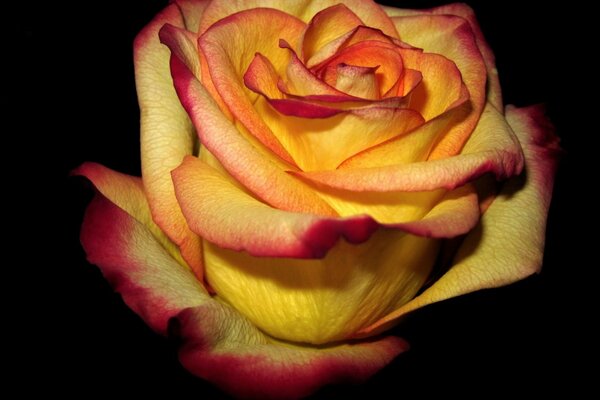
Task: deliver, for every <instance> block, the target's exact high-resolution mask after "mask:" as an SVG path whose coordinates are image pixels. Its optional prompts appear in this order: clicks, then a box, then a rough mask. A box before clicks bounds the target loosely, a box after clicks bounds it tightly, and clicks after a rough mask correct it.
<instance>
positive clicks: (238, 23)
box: [199, 8, 305, 165]
mask: <svg viewBox="0 0 600 400" xmlns="http://www.w3.org/2000/svg"><path fill="white" fill-rule="evenodd" d="M258 26H260V27H261V28H260V29H257V27H258ZM304 28H305V24H304V23H303V22H302V21H300V20H298V19H297V18H294V17H292V16H291V15H288V14H285V13H283V12H281V11H278V10H274V9H266V8H259V9H254V10H247V11H241V12H239V13H237V14H233V15H230V16H227V17H226V18H223V19H222V20H220V21H218V22H217V23H215V24H214V25H212V26H211V27H210V29H208V30H207V31H206V32H205V33H204V34H203V35H202V36H201V37H200V40H199V46H200V49H201V50H202V54H203V55H204V59H205V60H206V64H207V68H208V71H209V74H210V78H211V84H212V85H214V87H215V89H216V91H217V93H218V95H219V96H220V98H221V99H222V100H223V102H224V104H225V105H226V106H227V107H228V109H229V111H230V112H231V114H232V115H233V116H234V117H235V119H237V120H239V122H240V123H241V124H242V125H243V126H244V127H245V128H246V129H247V130H248V131H249V132H250V133H251V134H252V135H253V136H254V137H255V138H256V139H257V140H258V141H259V142H260V143H262V144H263V145H264V146H265V147H266V148H267V149H269V150H270V151H271V152H273V153H274V154H276V155H278V156H279V157H280V158H281V159H282V160H284V161H286V162H288V163H290V164H292V165H293V164H294V160H293V158H291V157H290V155H289V153H288V152H287V151H286V149H285V148H284V147H282V146H281V143H280V142H279V141H278V140H277V137H275V136H274V135H273V132H271V130H270V129H269V127H268V126H266V125H265V124H264V122H263V121H262V119H261V117H260V114H258V113H257V112H256V110H255V109H254V107H253V106H252V104H253V102H254V101H255V100H256V97H257V94H256V93H254V92H252V91H250V90H248V89H247V88H246V87H245V86H244V84H243V76H244V73H245V72H246V69H247V68H248V66H249V65H250V63H251V61H252V59H253V57H254V55H255V54H256V53H261V54H263V55H264V56H265V57H266V58H268V59H269V61H270V62H271V63H272V64H273V65H274V67H275V69H276V70H277V71H283V70H284V69H285V66H286V65H287V63H288V60H289V54H288V52H287V51H286V50H283V49H281V48H279V41H280V40H281V39H283V40H285V41H287V42H290V43H294V42H298V41H299V39H300V37H301V35H302V32H303V31H304Z"/></svg>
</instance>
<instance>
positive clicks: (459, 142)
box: [393, 15, 487, 159]
mask: <svg viewBox="0 0 600 400" xmlns="http://www.w3.org/2000/svg"><path fill="white" fill-rule="evenodd" d="M393 20H394V22H395V24H396V28H398V31H399V32H402V40H404V41H406V42H407V43H409V44H411V45H413V46H417V47H420V48H422V49H423V50H424V51H426V52H431V53H436V54H441V55H443V56H445V57H446V58H448V59H450V60H452V61H453V62H454V63H455V64H456V66H457V67H458V69H459V70H460V72H461V74H462V78H463V81H464V82H465V84H466V86H467V89H468V90H469V94H470V108H469V109H465V110H464V115H463V117H462V119H460V120H459V121H460V123H456V124H454V126H453V127H452V128H451V129H450V131H449V132H448V133H446V134H445V135H444V136H443V137H442V138H441V140H440V141H439V142H438V143H437V145H436V147H435V148H434V149H433V150H432V152H431V154H430V155H429V159H438V158H445V157H447V156H450V155H454V154H457V153H458V152H459V151H460V150H461V149H462V147H463V145H464V144H465V142H466V141H467V140H468V138H469V135H470V134H471V132H472V131H473V128H474V127H475V124H476V123H477V120H478V119H479V116H480V114H481V112H482V110H483V107H484V105H485V102H486V76H487V73H486V66H485V63H484V60H483V57H482V55H481V52H480V51H479V48H478V47H477V43H476V40H475V35H474V34H473V31H472V29H471V26H470V24H469V23H468V22H467V21H465V20H464V19H462V18H459V17H454V16H447V15H432V16H428V15H420V16H412V17H396V18H393Z"/></svg>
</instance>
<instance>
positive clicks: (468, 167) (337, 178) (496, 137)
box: [291, 104, 523, 192]
mask: <svg viewBox="0 0 600 400" xmlns="http://www.w3.org/2000/svg"><path fill="white" fill-rule="evenodd" d="M411 135H412V134H411ZM409 136H410V135H409ZM522 167H523V156H522V152H521V147H520V145H519V142H518V140H517V138H516V137H515V136H514V133H513V132H512V129H511V128H510V126H509V125H508V124H507V122H506V120H505V118H504V116H502V115H501V114H500V113H499V112H498V110H496V109H495V108H494V107H493V106H491V105H490V104H488V105H487V106H486V109H485V111H484V112H483V113H482V115H481V119H480V120H479V123H478V125H477V127H476V129H475V131H474V132H473V135H472V136H471V138H470V140H469V142H467V145H466V146H465V148H464V149H463V151H462V152H461V154H460V155H458V156H454V157H449V158H446V159H442V160H431V161H422V162H416V163H408V164H401V165H390V166H386V167H378V168H357V169H338V170H334V171H319V172H291V173H292V174H294V175H297V176H300V177H303V178H305V179H308V180H310V181H312V182H315V183H319V184H321V185H325V186H328V187H331V188H337V189H346V190H354V191H377V192H386V191H423V190H434V189H438V188H445V189H453V188H456V187H458V186H461V185H463V184H465V183H466V182H469V181H472V180H473V179H475V178H477V177H479V176H481V175H483V174H485V173H488V172H491V173H493V174H494V175H496V177H497V179H506V178H509V177H511V176H513V175H516V174H518V173H519V172H520V171H521V169H522Z"/></svg>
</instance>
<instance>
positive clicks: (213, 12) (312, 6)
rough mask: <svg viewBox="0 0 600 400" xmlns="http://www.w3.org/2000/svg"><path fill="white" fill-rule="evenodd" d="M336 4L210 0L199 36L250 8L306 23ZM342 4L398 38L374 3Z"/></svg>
mask: <svg viewBox="0 0 600 400" xmlns="http://www.w3.org/2000/svg"><path fill="white" fill-rule="evenodd" d="M339 3H340V2H339V1H337V0H320V1H312V0H300V1H287V0H213V1H212V2H211V3H210V5H209V6H208V7H207V9H206V11H205V13H204V15H203V18H202V21H201V24H200V32H201V33H203V32H205V31H206V30H207V29H208V28H209V27H210V26H211V25H213V24H214V23H215V22H217V21H219V20H221V19H223V18H225V17H227V16H229V15H232V14H235V13H237V12H240V11H244V10H249V9H253V8H258V7H262V8H274V9H277V10H281V11H283V12H285V13H287V14H290V15H293V16H295V17H297V18H299V19H301V20H302V21H304V22H309V21H310V20H311V19H312V18H313V17H314V16H315V15H316V14H317V13H318V12H319V11H321V10H324V9H326V8H328V7H332V6H335V5H337V4H339ZM343 4H344V6H346V7H348V8H349V9H350V10H351V11H352V12H353V13H354V14H356V15H357V16H358V17H359V18H360V19H361V20H362V21H363V22H364V23H365V25H367V26H372V27H374V28H377V29H381V30H382V31H383V32H384V33H385V34H386V35H389V36H392V37H398V32H397V31H396V28H395V26H394V24H393V23H392V21H391V20H390V18H389V17H388V16H387V15H386V13H385V12H384V11H383V9H382V8H381V6H380V5H378V4H376V3H375V2H374V1H372V0H345V1H344V2H343Z"/></svg>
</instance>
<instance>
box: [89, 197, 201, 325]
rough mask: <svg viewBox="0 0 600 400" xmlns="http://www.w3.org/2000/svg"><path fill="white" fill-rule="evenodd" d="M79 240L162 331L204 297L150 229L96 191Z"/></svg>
mask: <svg viewBox="0 0 600 400" xmlns="http://www.w3.org/2000/svg"><path fill="white" fill-rule="evenodd" d="M148 212H149V210H148ZM81 243H82V245H83V247H84V249H85V251H86V253H87V257H88V260H89V262H91V263H92V264H96V265H97V266H98V267H100V269H101V270H102V273H103V275H104V277H105V278H106V279H107V280H108V281H109V282H110V283H111V285H112V286H113V288H114V289H115V290H116V291H117V292H119V293H121V295H122V296H123V300H124V301H125V303H127V305H128V306H129V307H130V308H131V309H132V310H133V311H135V312H136V313H137V314H138V315H139V316H140V317H142V319H143V320H144V321H145V322H146V323H147V324H148V325H150V327H152V329H154V330H155V331H157V332H159V333H161V334H166V333H167V326H168V322H169V319H171V318H172V317H173V316H175V315H177V313H179V312H180V311H181V310H183V309H185V308H187V307H193V306H198V305H200V304H202V303H203V302H204V298H205V297H208V295H206V294H205V293H206V292H205V289H204V288H203V287H202V285H201V284H200V282H199V281H198V280H197V279H196V278H195V277H194V275H192V273H191V272H190V271H189V270H188V269H187V268H186V267H184V266H182V265H181V264H179V263H177V262H176V261H175V259H173V258H172V257H171V256H170V255H169V253H168V252H167V251H165V249H164V247H163V246H162V245H161V243H159V242H158V241H157V240H156V238H155V237H154V236H153V235H152V233H151V232H150V230H149V229H147V228H146V227H145V226H144V225H143V224H141V223H140V222H139V221H137V220H136V219H134V218H133V217H132V216H131V215H129V214H128V213H127V212H125V211H124V210H122V209H121V208H119V207H117V206H116V205H115V204H113V203H112V202H111V201H110V200H108V199H107V198H106V197H104V196H103V195H101V194H97V195H96V197H95V198H94V200H93V201H92V203H91V204H90V205H89V206H88V209H87V211H86V215H85V219H84V222H83V226H82V228H81Z"/></svg>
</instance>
